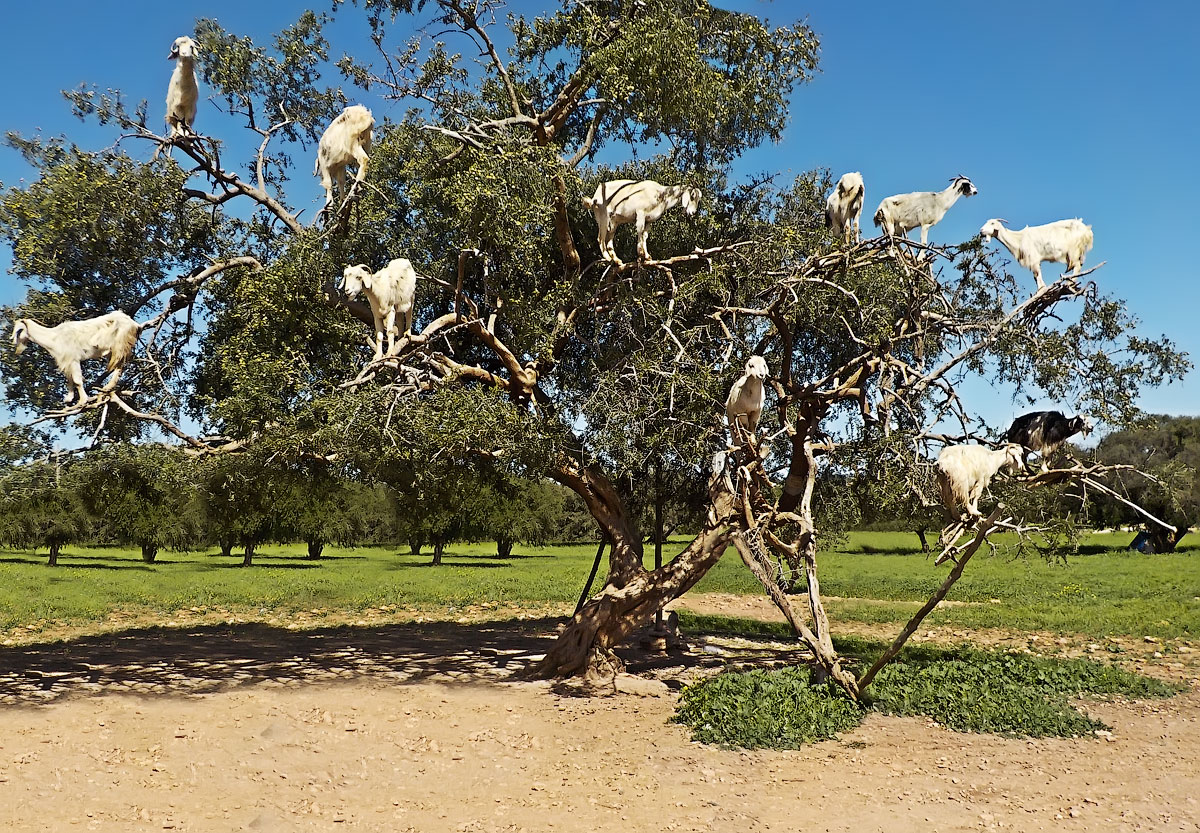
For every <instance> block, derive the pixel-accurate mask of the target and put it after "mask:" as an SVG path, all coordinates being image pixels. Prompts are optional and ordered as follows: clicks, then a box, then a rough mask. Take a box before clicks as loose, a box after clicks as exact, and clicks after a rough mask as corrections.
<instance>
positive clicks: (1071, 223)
mask: <svg viewBox="0 0 1200 833" xmlns="http://www.w3.org/2000/svg"><path fill="white" fill-rule="evenodd" d="M1003 223H1004V221H1003V220H994V219H993V220H988V221H987V222H986V223H984V224H983V228H981V229H980V230H979V233H980V234H982V235H983V236H984V237H994V238H996V239H997V240H999V241H1000V242H1001V243H1003V244H1004V245H1005V246H1006V247H1007V248H1008V250H1009V251H1010V252H1012V256H1013V257H1015V258H1016V259H1017V263H1019V264H1021V265H1022V266H1024V267H1025V268H1026V269H1028V270H1029V271H1030V272H1033V277H1034V278H1035V279H1036V280H1037V285H1038V289H1042V288H1044V287H1045V286H1046V284H1045V283H1044V282H1043V281H1042V262H1043V261H1047V260H1049V261H1052V262H1054V263H1065V264H1067V268H1068V269H1071V270H1074V271H1072V273H1071V274H1073V275H1078V274H1079V270H1080V269H1082V268H1083V258H1084V255H1086V254H1087V253H1088V252H1089V251H1091V249H1092V227H1091V226H1089V225H1087V224H1086V223H1084V222H1083V220H1078V219H1077V220H1058V221H1057V222H1054V223H1046V224H1045V225H1044V226H1026V227H1025V228H1023V229H1021V230H1020V231H1014V230H1012V229H1007V228H1005V227H1004V225H1003Z"/></svg>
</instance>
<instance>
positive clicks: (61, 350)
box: [12, 310, 141, 405]
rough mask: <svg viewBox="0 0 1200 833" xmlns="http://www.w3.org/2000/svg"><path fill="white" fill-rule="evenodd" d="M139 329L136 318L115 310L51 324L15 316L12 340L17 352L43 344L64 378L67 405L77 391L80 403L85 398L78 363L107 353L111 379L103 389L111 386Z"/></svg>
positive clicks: (117, 378)
mask: <svg viewBox="0 0 1200 833" xmlns="http://www.w3.org/2000/svg"><path fill="white" fill-rule="evenodd" d="M140 331H141V326H140V325H139V324H138V323H137V322H136V321H134V320H133V319H132V318H130V317H129V316H128V315H126V314H125V313H123V312H121V311H120V310H117V311H115V312H110V313H107V314H105V315H101V316H99V317H97V318H88V319H85V320H83V321H64V322H63V323H61V324H59V325H57V326H55V327H46V326H43V325H42V324H39V323H38V322H36V321H34V320H33V319H32V318H18V319H17V321H16V323H15V324H14V325H13V334H12V340H13V347H14V348H16V352H17V353H18V354H20V353H22V352H24V350H25V348H26V347H27V346H29V342H31V341H32V342H33V343H34V344H40V345H41V346H42V347H44V348H45V349H46V352H47V353H49V354H50V357H51V358H53V359H54V363H55V364H56V365H58V369H59V370H61V371H62V372H63V375H64V376H66V377H67V395H66V396H65V397H64V398H63V403H64V404H66V405H70V404H71V400H72V399H74V398H75V394H76V393H77V392H78V394H79V404H80V405H82V404H84V403H85V402H87V401H88V392H87V388H85V387H84V386H83V370H82V368H81V367H80V362H81V361H83V360H84V359H100V358H104V357H105V356H107V357H108V370H109V371H110V372H111V373H112V378H111V379H109V380H108V384H106V385H105V386H104V390H106V391H110V390H113V389H115V388H116V386H117V381H118V380H119V379H120V378H121V367H122V366H123V365H124V364H125V362H126V360H127V359H128V358H129V357H130V356H131V355H133V346H134V345H135V344H136V343H137V338H138V333H139V332H140Z"/></svg>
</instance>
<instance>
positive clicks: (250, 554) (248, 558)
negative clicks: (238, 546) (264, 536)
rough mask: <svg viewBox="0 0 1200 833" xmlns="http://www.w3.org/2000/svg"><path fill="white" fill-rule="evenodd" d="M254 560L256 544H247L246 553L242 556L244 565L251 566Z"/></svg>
mask: <svg viewBox="0 0 1200 833" xmlns="http://www.w3.org/2000/svg"><path fill="white" fill-rule="evenodd" d="M253 562H254V544H253V542H251V543H248V544H246V554H245V555H244V556H242V566H243V567H249V566H250V565H251V564H252V563H253Z"/></svg>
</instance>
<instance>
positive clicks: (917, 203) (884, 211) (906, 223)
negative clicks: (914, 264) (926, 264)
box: [875, 176, 979, 246]
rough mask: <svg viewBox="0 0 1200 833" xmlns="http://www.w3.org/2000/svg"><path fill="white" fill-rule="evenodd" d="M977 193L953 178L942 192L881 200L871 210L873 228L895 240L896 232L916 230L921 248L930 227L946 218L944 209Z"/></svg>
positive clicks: (968, 182) (963, 180) (965, 182)
mask: <svg viewBox="0 0 1200 833" xmlns="http://www.w3.org/2000/svg"><path fill="white" fill-rule="evenodd" d="M978 193H979V191H978V189H976V188H975V186H974V184H972V182H971V180H969V179H967V178H966V177H965V176H956V177H954V179H952V180H950V187H949V188H947V189H946V190H944V191H914V192H913V193H911V194H896V195H895V196H893V197H885V198H884V200H883V202H881V203H880V204H879V208H877V209H876V210H875V225H877V226H879V227H880V228H882V229H883V232H884V234H886V235H887V236H888V237H895V236H896V233H897V232H899V233H900V235H901V236H904V235H906V234H907V233H908V232H909V231H910V230H911V229H915V228H917V227H920V229H921V245H922V246H924V245H926V244H927V243H928V242H929V229H930V227H931V226H934V225H936V224H937V223H938V222H940V221H941V219H942V217H944V216H946V211H947V209H949V208H950V206H952V205H954V203H956V202H958V198H959V197H973V196H975V195H976V194H978Z"/></svg>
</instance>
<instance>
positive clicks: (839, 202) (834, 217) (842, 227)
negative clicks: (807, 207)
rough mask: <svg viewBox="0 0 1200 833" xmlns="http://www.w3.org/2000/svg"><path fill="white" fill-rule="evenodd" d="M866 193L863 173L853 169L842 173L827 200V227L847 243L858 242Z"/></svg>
mask: <svg viewBox="0 0 1200 833" xmlns="http://www.w3.org/2000/svg"><path fill="white" fill-rule="evenodd" d="M864 193H865V191H864V185H863V178H862V174H860V173H859V172H858V171H851V172H850V173H846V174H842V178H841V179H839V180H838V183H837V185H835V186H834V188H833V193H831V194H830V195H829V199H827V200H826V201H825V227H826V228H828V229H832V230H833V233H834V234H836V235H838V236H839V237H841V238H842V239H843V240H844V241H846V242H847V243H849V242H851V240H853V241H855V242H857V241H858V238H859V236H860V233H861V232H860V230H859V227H858V221H859V218H860V217H861V216H862V208H863V194H864Z"/></svg>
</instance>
